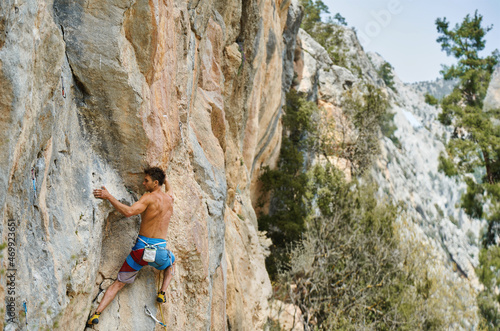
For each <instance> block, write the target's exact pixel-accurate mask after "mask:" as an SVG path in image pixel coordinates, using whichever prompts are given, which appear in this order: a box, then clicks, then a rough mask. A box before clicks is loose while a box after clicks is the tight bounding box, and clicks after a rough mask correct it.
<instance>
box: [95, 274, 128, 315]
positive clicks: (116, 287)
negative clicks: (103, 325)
mask: <svg viewBox="0 0 500 331" xmlns="http://www.w3.org/2000/svg"><path fill="white" fill-rule="evenodd" d="M125 285H127V284H126V283H123V282H120V281H119V280H115V282H114V283H113V284H111V286H110V287H108V289H107V290H106V292H105V293H104V297H103V298H102V300H101V302H100V303H99V306H98V307H97V309H96V311H95V313H94V315H92V317H91V318H90V319H89V320H88V321H87V325H92V324H97V323H99V316H100V315H101V312H102V311H103V310H104V309H105V308H106V307H107V306H108V305H109V304H110V303H111V301H113V299H114V298H115V296H116V293H118V291H120V290H121V289H122V288H123V287H124V286H125Z"/></svg>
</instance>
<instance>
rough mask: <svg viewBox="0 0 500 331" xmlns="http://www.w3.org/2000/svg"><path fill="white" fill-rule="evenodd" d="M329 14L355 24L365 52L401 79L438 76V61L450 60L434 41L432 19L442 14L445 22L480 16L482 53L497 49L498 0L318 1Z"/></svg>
mask: <svg viewBox="0 0 500 331" xmlns="http://www.w3.org/2000/svg"><path fill="white" fill-rule="evenodd" d="M323 2H324V3H325V4H326V5H327V6H328V7H329V8H330V15H332V16H333V15H334V14H335V13H340V14H341V15H342V16H344V17H345V19H346V21H347V24H348V25H349V26H351V27H355V28H356V30H357V31H358V38H359V39H360V41H361V44H362V45H363V47H364V49H365V50H366V51H373V52H377V53H379V54H380V55H382V56H383V57H384V58H385V60H386V61H387V62H389V63H390V64H392V66H393V67H394V68H395V69H396V73H397V75H398V76H399V78H401V80H403V81H405V82H415V81H422V80H434V79H435V78H437V77H440V76H441V75H440V74H439V70H441V64H443V63H444V64H451V63H454V59H453V58H452V57H447V56H446V53H445V52H442V51H441V46H440V45H439V44H438V43H437V42H436V39H437V37H438V33H437V31H436V25H435V21H436V18H438V17H441V18H442V17H446V18H447V20H448V21H450V22H451V26H454V25H455V24H456V23H461V22H462V20H463V18H464V17H465V15H467V14H471V15H472V14H474V11H475V10H476V9H477V10H478V13H479V14H481V15H482V16H483V26H489V25H493V29H492V30H491V31H490V32H489V33H488V34H486V48H485V50H484V51H483V53H482V54H483V55H486V54H488V55H489V54H491V52H492V51H493V50H494V49H495V48H498V49H500V0H432V1H431V0H323Z"/></svg>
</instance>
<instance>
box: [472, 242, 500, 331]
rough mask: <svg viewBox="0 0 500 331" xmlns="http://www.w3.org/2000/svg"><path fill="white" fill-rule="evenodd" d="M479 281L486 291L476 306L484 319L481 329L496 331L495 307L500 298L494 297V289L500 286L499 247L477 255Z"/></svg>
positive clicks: (499, 320)
mask: <svg viewBox="0 0 500 331" xmlns="http://www.w3.org/2000/svg"><path fill="white" fill-rule="evenodd" d="M476 273H477V275H478V276H479V279H480V280H481V282H482V283H483V284H484V286H485V287H486V289H487V290H485V291H482V292H481V293H480V294H479V296H478V300H477V302H478V306H479V309H480V311H481V313H482V315H483V317H484V318H485V320H484V321H483V325H482V326H483V328H484V329H487V330H498V329H499V328H500V312H499V310H498V307H497V305H498V304H499V303H500V298H499V297H498V296H497V295H495V289H496V287H497V286H499V285H500V247H498V246H491V247H488V248H483V249H482V250H481V253H480V254H479V267H478V268H477V270H476Z"/></svg>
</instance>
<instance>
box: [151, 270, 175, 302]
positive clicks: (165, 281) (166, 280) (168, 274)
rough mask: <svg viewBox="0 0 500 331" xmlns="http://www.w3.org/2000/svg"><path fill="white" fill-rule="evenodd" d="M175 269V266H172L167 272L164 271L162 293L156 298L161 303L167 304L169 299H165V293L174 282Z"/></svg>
mask: <svg viewBox="0 0 500 331" xmlns="http://www.w3.org/2000/svg"><path fill="white" fill-rule="evenodd" d="M173 268H175V265H174V264H173V265H171V266H170V267H168V268H167V269H165V271H163V284H162V286H161V289H160V291H159V292H158V296H157V297H156V301H158V302H160V303H165V302H166V301H167V299H166V298H165V291H166V290H167V288H168V285H169V284H170V281H171V280H172V276H173V274H174V273H173Z"/></svg>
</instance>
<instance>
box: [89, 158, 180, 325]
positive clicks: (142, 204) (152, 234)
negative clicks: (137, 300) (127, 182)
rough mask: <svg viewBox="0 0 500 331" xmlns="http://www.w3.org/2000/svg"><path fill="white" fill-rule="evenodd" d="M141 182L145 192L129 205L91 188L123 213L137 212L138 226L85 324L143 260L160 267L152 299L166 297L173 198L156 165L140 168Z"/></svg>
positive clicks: (96, 319)
mask: <svg viewBox="0 0 500 331" xmlns="http://www.w3.org/2000/svg"><path fill="white" fill-rule="evenodd" d="M163 183H165V184H166V186H167V193H164V192H163V191H162V190H161V187H162V184H163ZM142 185H144V187H145V189H146V191H147V193H145V194H144V195H143V196H142V197H141V198H140V199H139V201H137V202H136V203H134V204H133V205H132V206H127V205H124V204H123V203H121V202H119V201H118V200H116V198H115V197H113V196H112V195H111V194H110V193H109V192H108V190H106V188H105V187H104V186H103V187H102V189H100V190H99V189H97V190H94V197H96V198H99V199H103V200H109V202H111V204H112V205H113V207H115V209H116V210H117V211H119V212H120V213H122V214H123V215H124V216H126V217H130V216H133V215H138V214H141V228H140V230H139V237H138V238H137V240H136V242H135V246H134V247H133V248H132V252H130V254H129V255H128V256H127V258H126V259H125V262H123V265H122V267H121V269H120V271H119V272H118V277H117V278H118V279H117V280H115V282H114V283H113V284H111V286H109V287H108V289H107V290H106V293H104V297H103V298H102V300H101V302H100V303H99V306H98V307H97V309H96V311H95V313H94V315H93V316H92V317H91V318H90V319H89V320H88V322H87V325H92V324H97V323H99V315H100V314H101V312H102V311H103V310H104V309H105V308H106V307H107V306H108V305H109V304H110V303H111V301H113V299H114V298H115V296H116V294H117V293H118V291H120V290H121V289H122V288H123V287H124V286H125V285H126V284H131V283H132V282H133V281H134V279H135V277H136V276H137V273H138V272H139V270H140V269H141V268H142V267H143V266H145V265H147V264H149V265H151V266H153V267H155V268H156V269H158V270H164V276H163V284H162V287H161V290H160V291H159V292H158V296H157V298H156V301H158V302H161V303H164V302H165V301H166V300H165V291H166V289H167V288H168V285H169V284H170V281H171V280H172V274H173V273H172V268H173V267H174V266H173V263H174V262H175V256H174V255H173V254H172V252H170V251H169V250H167V249H166V246H167V241H166V238H167V230H168V224H169V223H170V217H171V216H172V213H173V202H174V198H173V196H172V194H171V192H170V188H169V183H168V181H167V180H166V178H165V173H164V172H163V170H161V169H160V168H158V167H151V168H147V169H145V170H144V181H143V182H142ZM146 245H148V246H149V245H154V246H155V247H156V248H157V249H156V257H155V260H154V262H146V261H144V260H143V253H144V248H145V247H146ZM146 259H147V258H146Z"/></svg>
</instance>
